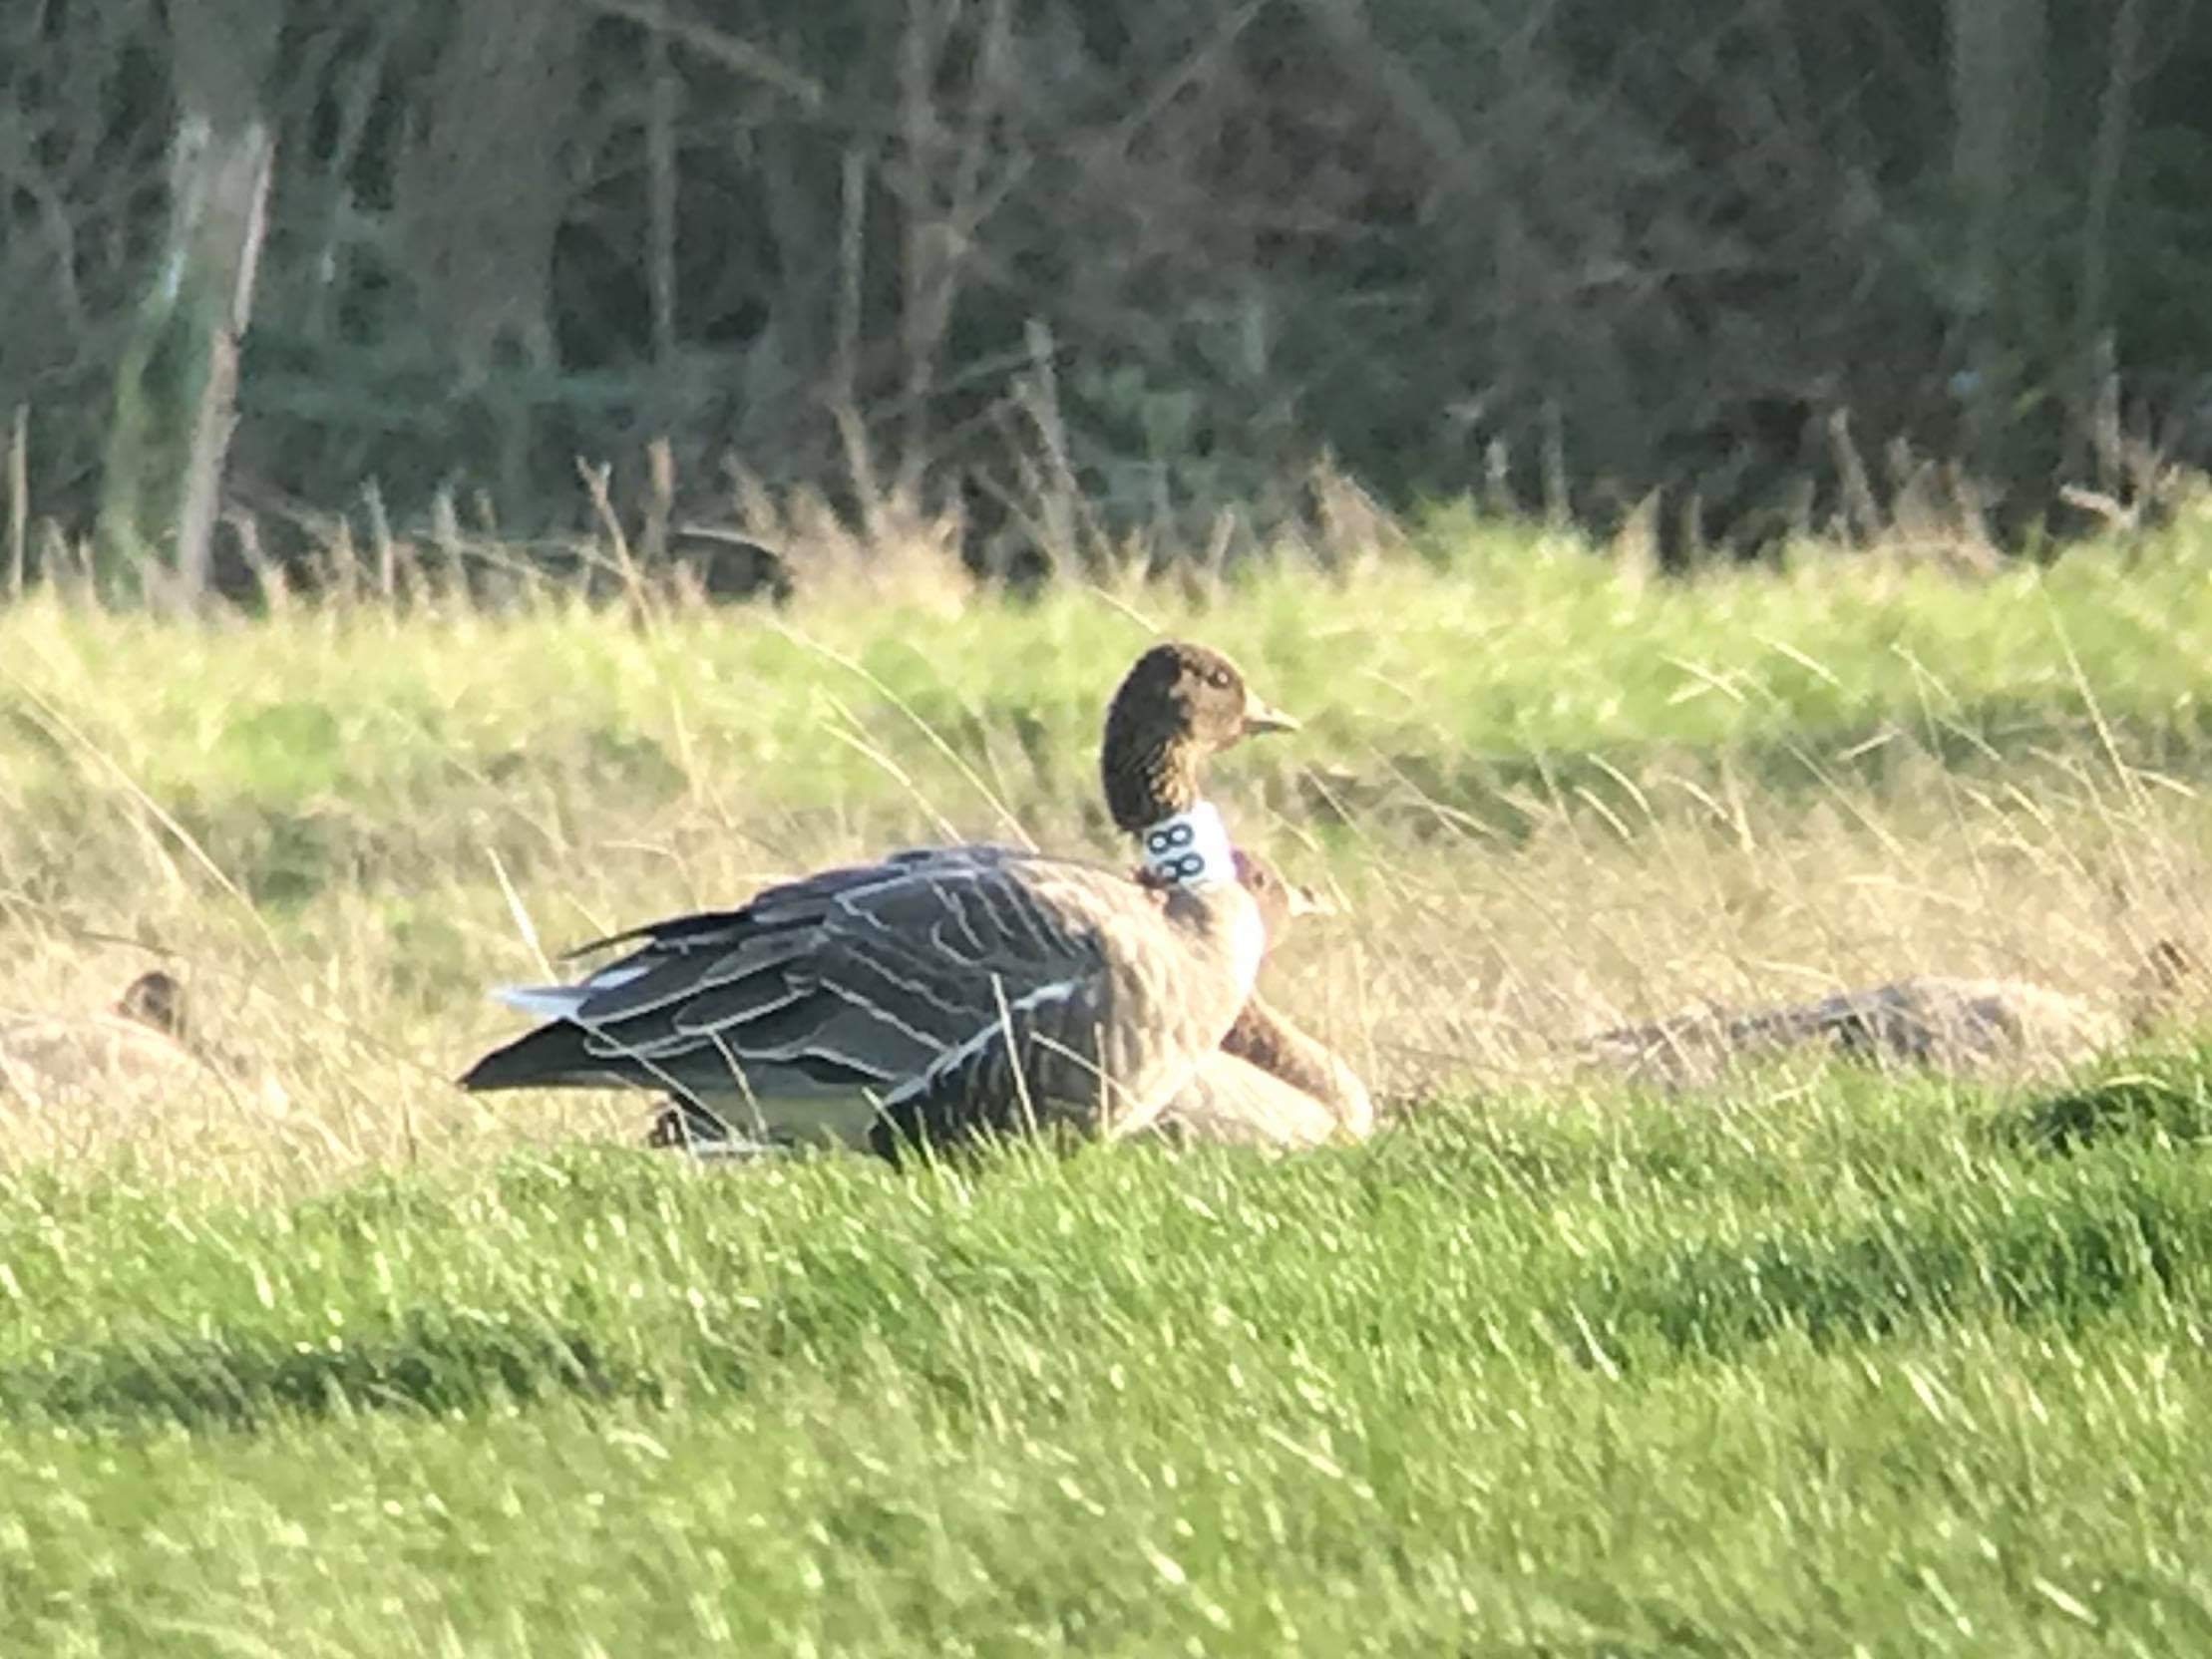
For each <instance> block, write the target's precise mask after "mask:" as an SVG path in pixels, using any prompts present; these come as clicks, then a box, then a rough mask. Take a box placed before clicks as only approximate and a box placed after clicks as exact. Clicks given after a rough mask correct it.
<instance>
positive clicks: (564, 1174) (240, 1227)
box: [0, 1086, 2212, 1655]
mask: <svg viewBox="0 0 2212 1659" xmlns="http://www.w3.org/2000/svg"><path fill="white" fill-rule="evenodd" d="M2016 1111H2017V1109H2016V1108H2015V1107H2013V1106H2010V1105H2004V1106H2000V1105H1993V1104H1992V1103H1991V1102H1988V1101H1984V1100H1981V1099H1978V1098H1972V1097H1965V1096H1959V1095H1955V1094H1952V1093H1949V1092H1946V1091H1943V1090H1939V1089H1935V1088H1922V1089H1918V1090H1913V1091H1907V1092H1904V1093H1902V1094H1900V1093H1898V1092H1894V1091H1876V1090H1872V1089H1868V1088H1864V1087H1861V1088H1859V1089H1856V1090H1854V1089H1852V1088H1850V1087H1847V1086H1839V1088H1838V1089H1837V1090H1836V1091H1835V1092H1834V1094H1833V1095H1832V1097H1824V1098H1823V1099H1821V1100H1820V1101H1818V1102H1815V1103H1813V1104H1812V1105H1811V1107H1810V1109H1809V1110H1807V1111H1805V1112H1801V1113H1798V1114H1792V1115H1789V1116H1786V1117H1785V1116H1777V1115H1773V1114H1765V1115H1760V1114H1755V1113H1752V1112H1750V1111H1747V1110H1727V1109H1722V1110H1716V1111H1713V1112H1709V1113H1703V1114H1698V1115H1694V1116H1685V1115H1684V1114H1683V1113H1681V1112H1680V1111H1679V1110H1678V1109H1677V1108H1676V1107H1674V1106H1671V1105H1669V1104H1666V1103H1661V1102H1654V1101H1638V1100H1635V1099H1631V1098H1618V1099H1612V1100H1608V1101H1605V1102H1603V1103H1593V1102H1584V1103H1582V1104H1581V1105H1580V1106H1578V1107H1577V1108H1575V1109H1573V1110H1567V1111H1562V1110H1561V1108H1560V1107H1559V1105H1558V1103H1557V1102H1545V1101H1539V1100H1532V1099H1508V1100H1500V1101H1497V1102H1493V1103H1491V1105H1490V1107H1489V1109H1488V1110H1487V1111H1486V1112H1485V1113H1483V1114H1481V1115H1479V1116H1476V1115H1468V1116H1465V1117H1455V1118H1447V1119H1440V1120H1438V1121H1436V1122H1434V1123H1431V1124H1428V1125H1425V1126H1423V1127H1422V1128H1420V1129H1419V1130H1417V1131H1415V1132H1411V1133H1408V1134H1406V1135H1403V1136H1400V1137H1398V1138H1395V1139H1392V1140H1390V1141H1386V1142H1384V1143H1381V1144H1378V1145H1377V1146H1375V1147H1373V1148H1370V1149H1365V1150H1361V1151H1358V1152H1352V1153H1346V1154H1340V1155H1331V1156H1326V1157H1318V1158H1312V1159H1307V1160H1303V1161H1296V1162H1285V1163H1278V1164H1257V1165H1256V1164H1252V1163H1249V1162H1246V1161H1240V1160H1236V1159H1232V1158H1226V1157H1199V1158H1189V1159H1184V1160H1182V1161H1173V1160H1170V1159H1168V1158H1165V1157H1163V1156H1159V1155H1156V1154H1146V1153H1142V1152H1131V1153H1117V1154H1115V1155H1108V1156H1098V1155H1092V1156H1086V1157H1082V1158H1078V1159H1075V1160H1072V1161H1066V1162H1053V1161H1046V1160H1043V1159H1021V1158H1016V1159H1012V1160H1008V1161H1003V1162H1001V1163H998V1164H995V1165H992V1166H989V1167H986V1168H984V1169H982V1170H980V1171H972V1172H968V1173H964V1174H951V1173H945V1172H938V1173H933V1174H924V1175H922V1176H921V1177H919V1178H918V1177H911V1176H898V1175H894V1174H891V1173H889V1172H886V1171H881V1170H878V1169H875V1168H872V1167H868V1166H865V1165H862V1164H860V1163H858V1162H857V1161H814V1162H810V1163H807V1164H804V1165H800V1166H793V1167H786V1168H779V1169H771V1170H757V1171H747V1172H737V1173H731V1172H727V1171H725V1172H720V1173H715V1172H708V1173H704V1174H701V1173H695V1172H692V1171H689V1170H686V1169H683V1168H679V1167H677V1166H674V1165H672V1164H670V1163H668V1162H665V1161H659V1160H655V1159H652V1158H649V1157H647V1156H644V1155H642V1154H634V1153H601V1154H596V1155H592V1154H585V1153H570V1154H567V1155H563V1156H561V1157H559V1158H557V1159H554V1160H553V1161H509V1162H507V1163H505V1164H503V1165H501V1166H499V1167H497V1168H493V1169H486V1170H483V1171H481V1172H480V1173H478V1174H477V1175H475V1176H474V1177H472V1178H469V1179H466V1180H439V1181H423V1180H418V1179H407V1178H393V1179H387V1180H383V1181H380V1182H375V1183H371V1184H365V1185H361V1186H357V1187H354V1188H352V1189H348V1190H344V1191H340V1192H337V1193H334V1194H332V1195H329V1196H326V1197H322V1198H318V1199H313V1200H309V1201H305V1202H300V1203H291V1204H279V1203H261V1204H240V1203H236V1202H229V1201H223V1200H220V1199H216V1198H211V1197H209V1196H207V1195H206V1194H204V1193H199V1192H194V1191H193V1190H191V1189H190V1186H189V1184H188V1183H185V1184H184V1185H182V1186H165V1187H162V1188H139V1189H132V1188H128V1187H125V1186H122V1185H114V1186H104V1187H100V1188H97V1189H94V1190H91V1191H71V1190H67V1189H65V1188H63V1187H60V1186H58V1185H57V1184H55V1183H54V1182H51V1181H38V1180H26V1181H21V1182H18V1183H15V1184H14V1185H13V1186H12V1187H11V1188H10V1189H9V1190H7V1191H6V1193H5V1195H4V1196H0V1239H4V1240H5V1254H4V1259H5V1260H6V1261H7V1262H8V1264H9V1279H8V1282H7V1284H6V1286H5V1287H4V1294H5V1296H6V1298H7V1302H8V1305H9V1306H10V1308H11V1314H12V1316H11V1318H10V1319H9V1320H8V1321H6V1322H5V1323H4V1324H0V1416H4V1417H5V1419H6V1421H7V1422H8V1423H9V1424H10V1428H9V1430H8V1432H7V1433H6V1434H5V1436H4V1437H0V1491H4V1492H5V1493H7V1497H6V1498H5V1500H4V1503H5V1507H4V1508H0V1515H4V1516H5V1519H4V1521H0V1586H5V1588H6V1591H7V1594H6V1596H5V1598H4V1600H0V1608H5V1611H4V1612H0V1651H7V1652H24V1653H33V1652H36V1653H56V1654H66V1653H80V1652H81V1653H94V1652H139V1651H144V1652H155V1651H159V1652H163V1653H179V1654H200V1653H205V1654H228V1653H241V1652H284V1653H361V1654H380V1655H389V1654H407V1653H417V1652H420V1653H443V1652H457V1653H484V1654H495V1653H497V1654H509V1653H512V1654H516V1655H521V1654H525V1653H532V1654H536V1653H543V1652H546V1651H556V1652H578V1653H585V1652H604V1653H645V1652H667V1653H690V1652H707V1651H731V1652H806V1651H813V1652H822V1653H832V1652H837V1653H847V1652H852V1653H859V1652H937V1651H957V1652H973V1653H989V1654H995V1653H1026V1652H1120V1653H1156V1652H1170V1651H1180V1650H1185V1649H1187V1648H1189V1647H1190V1645H1191V1644H1193V1643H1195V1644H1197V1647H1196V1649H1195V1650H1196V1651H1206V1652H1252V1653H1273V1652H1283V1651H1288V1650H1291V1649H1298V1650H1302V1651H1313V1652H1407V1653H1410V1652H1434V1651H1465V1652H1505V1651H1538V1652H1561V1653H1662V1652H1663V1653H1673V1652H1683V1651H1688V1652H1706V1653H1743V1654H1770V1653H1776V1652H1807V1653H1812V1652H1845V1651H1850V1650H1851V1649H1852V1648H1853V1646H1854V1644H1858V1645H1861V1646H1863V1647H1864V1649H1865V1650H1866V1651H1869V1652H1895V1653H2010V1652H2029V1651H2036V1652H2050V1653H2076V1652H2079V1653H2088V1652H2161V1653H2162V1652H2180V1651H2188V1650H2190V1649H2191V1648H2192V1647H2194V1646H2195V1645H2197V1644H2199V1643H2201V1642H2203V1641H2204V1640H2206V1639H2207V1635H2208V1633H2212V1567H2208V1566H2207V1565H2206V1563H2205V1560H2204V1557H2203V1554H2202V1551H2201V1549H2200V1548H2198V1547H2197V1541H2196V1540H2198V1539H2200V1538H2201V1537H2202V1535H2203V1532H2204V1528H2205V1526H2206V1525H2207V1524H2208V1523H2212V1512H2208V1511H2212V1499H2208V1497H2207V1494H2208V1493H2212V1450H2207V1448H2206V1445H2205V1441H2204V1437H2203V1436H2202V1435H2201V1433H2199V1432H2198V1426H2199V1425H2201V1423H2202V1421H2203V1417H2204V1414H2205V1412H2206V1411H2207V1410H2212V1371H2208V1370H2207V1368H2206V1367H2205V1365H2204V1364H2203V1355H2202V1352H2201V1350H2202V1344H2203V1340H2204V1333H2205V1326H2204V1320H2205V1315H2206V1313H2207V1311H2208V1308H2212V1300H2208V1292H2212V1267H2208V1265H2207V1263H2208V1262H2212V1169H2208V1168H2207V1167H2206V1165H2205V1164H2204V1162H2203V1161H2202V1160H2201V1159H2199V1158H2195V1157H2192V1156H2183V1155H2182V1154H2181V1153H2180V1152H2179V1151H2178V1149H2177V1148H2176V1146H2175V1145H2174V1144H2172V1143H2170V1142H2162V1141H2160V1140H2158V1139H2156V1138H2155V1137H2153V1138H2147V1139H2146V1138H2144V1137H2140V1136H2130V1135H2120V1136H2114V1137H2111V1138H2108V1139H2107V1140H2106V1141H2104V1142H2102V1143H2101V1144H2099V1145H2098V1146H2096V1147H2095V1148H2093V1149H2092V1150H2090V1151H2087V1152H2085V1153H2082V1154H2081V1155H2079V1156H2075V1157H2057V1156H2053V1155H2049V1154H2044V1153H2038V1152H2034V1151H2032V1150H2027V1149H2025V1148H2023V1147H2022V1146H2021V1145H2020V1144H2019V1142H2018V1139H2017V1138H2016V1137H2014V1136H2013V1135H2011V1134H2010V1133H2008V1131H2009V1129H2010V1127H2011V1125H2010V1118H2011V1117H2012V1116H2013V1115H2014V1114H2015V1113H2016Z"/></svg>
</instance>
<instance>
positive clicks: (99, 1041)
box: [0, 968, 204, 1100]
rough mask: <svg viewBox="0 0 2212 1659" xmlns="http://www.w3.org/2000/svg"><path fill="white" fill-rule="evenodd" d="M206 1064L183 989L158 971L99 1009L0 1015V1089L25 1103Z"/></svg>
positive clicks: (152, 1079) (158, 1078) (179, 1074)
mask: <svg viewBox="0 0 2212 1659" xmlns="http://www.w3.org/2000/svg"><path fill="white" fill-rule="evenodd" d="M203 1064H204V1062H203V1061H202V1060H201V1059H200V1058H199V1056H198V1055H197V1054H196V1053H195V1052H194V1045H193V1042H192V1035H191V1031H190V1027H189V1026H188V1025H187V1023H186V1020H185V1000H184V987H183V986H182V985H180V984H179V983H178V982H177V980H176V979H175V978H174V977H173V976H172V975H170V974H168V973H165V972H164V971H162V970H161V969H159V968H156V969H153V970H151V971H149V972H147V973H142V974H140V975H139V976H138V977H137V978H136V979H134V980H132V981H131V983H130V984H129V985H128V986H127V987H125V989H124V992H123V995H122V996H120V997H119V998H117V999H116V1001H115V1003H114V1004H113V1005H112V1006H111V1007H109V1008H108V1009H107V1010H105V1011H104V1012H102V1013H99V1014H93V1015H89V1016H76V1017H72V1016H66V1015H53V1014H36V1015H0V1092H4V1093H8V1094H14V1095H18V1096H20V1097H22V1098H24V1099H26V1100H45V1099H50V1098H52V1097H54V1096H57V1095H63V1094H72V1093H83V1092H89V1091H92V1090H95V1089H105V1088H112V1087H114V1086H116V1085H118V1084H119V1083H136V1084H138V1085H139V1086H141V1087H143V1086H145V1085H146V1084H148V1083H169V1082H174V1081H177V1080H180V1079H184V1078H188V1077H190V1076H192V1075H193V1074H194V1073H196V1072H198V1071H199V1070H200V1068H201V1066H202V1065H203Z"/></svg>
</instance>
